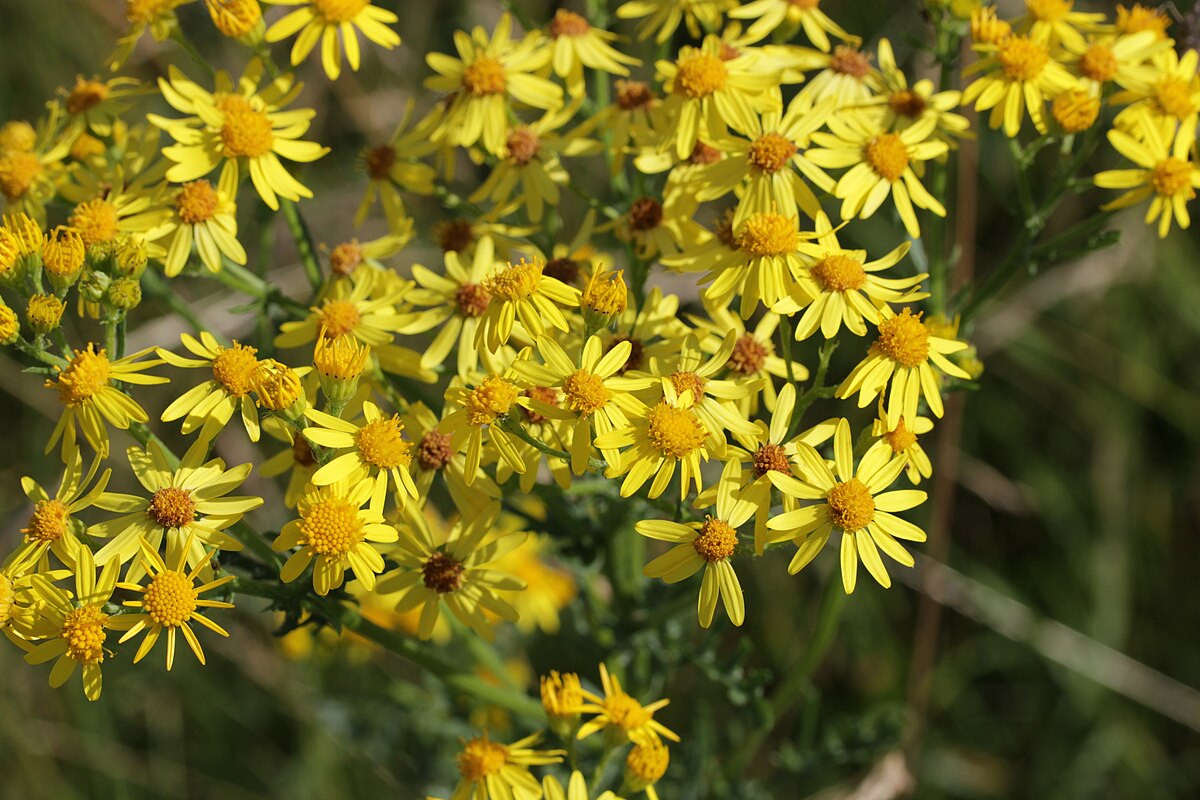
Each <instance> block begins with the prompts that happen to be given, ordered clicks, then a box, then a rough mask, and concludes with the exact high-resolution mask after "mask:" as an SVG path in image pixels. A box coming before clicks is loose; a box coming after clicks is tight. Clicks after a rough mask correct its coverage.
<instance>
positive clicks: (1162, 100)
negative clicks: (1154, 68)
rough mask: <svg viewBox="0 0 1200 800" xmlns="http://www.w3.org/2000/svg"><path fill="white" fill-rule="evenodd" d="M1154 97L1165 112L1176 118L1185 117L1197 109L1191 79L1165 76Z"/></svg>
mask: <svg viewBox="0 0 1200 800" xmlns="http://www.w3.org/2000/svg"><path fill="white" fill-rule="evenodd" d="M1154 99H1155V101H1156V102H1157V103H1158V107H1159V108H1161V109H1162V110H1163V112H1164V113H1165V114H1167V115H1168V116H1171V117H1175V118H1176V119H1183V118H1185V117H1187V116H1188V115H1190V114H1192V113H1194V112H1195V111H1196V104H1195V103H1194V102H1193V101H1192V86H1191V82H1190V81H1183V80H1180V79H1179V78H1164V79H1163V80H1162V81H1160V82H1159V84H1158V86H1157V88H1156V90H1155V94H1154Z"/></svg>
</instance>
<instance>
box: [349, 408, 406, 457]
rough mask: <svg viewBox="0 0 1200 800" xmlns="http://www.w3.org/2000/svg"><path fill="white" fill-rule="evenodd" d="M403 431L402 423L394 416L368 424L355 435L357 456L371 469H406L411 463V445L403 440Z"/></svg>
mask: <svg viewBox="0 0 1200 800" xmlns="http://www.w3.org/2000/svg"><path fill="white" fill-rule="evenodd" d="M403 431H404V423H402V422H401V421H400V417H399V416H397V415H395V414H393V415H392V416H391V417H390V418H388V417H383V418H380V419H377V420H375V421H374V422H368V423H367V424H366V425H364V426H362V427H361V428H360V429H359V431H358V433H357V434H356V435H355V444H356V445H357V446H358V453H359V455H360V456H362V459H363V461H366V462H367V463H368V464H370V465H371V466H373V467H379V468H381V469H393V468H395V467H407V466H408V465H409V464H410V463H411V462H412V443H411V442H408V441H406V440H405V439H404V437H403V436H402V435H401V433H402V432H403Z"/></svg>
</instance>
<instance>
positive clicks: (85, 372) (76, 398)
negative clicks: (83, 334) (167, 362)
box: [46, 344, 170, 463]
mask: <svg viewBox="0 0 1200 800" xmlns="http://www.w3.org/2000/svg"><path fill="white" fill-rule="evenodd" d="M151 349H152V348H146V349H145V350H139V351H138V352H136V353H132V354H131V355H128V356H125V357H124V358H119V359H117V360H115V361H111V360H109V358H108V351H107V350H104V349H101V350H100V351H99V352H97V351H96V346H95V345H94V344H88V346H87V348H86V349H84V350H76V351H74V356H73V357H72V358H71V361H70V362H69V363H68V364H67V366H65V367H55V369H56V370H58V374H57V375H56V376H55V377H54V378H50V379H48V380H47V381H46V388H47V389H54V390H55V391H57V392H58V400H59V402H60V403H62V405H63V413H62V416H61V417H59V420H58V424H57V425H55V426H54V432H53V433H51V434H50V441H49V442H47V443H46V452H47V453H49V452H50V451H51V450H52V449H53V448H54V445H55V443H56V442H58V440H59V439H62V443H63V444H62V457H63V462H64V463H67V462H68V460H69V457H70V453H71V451H72V450H73V449H74V448H75V441H76V429H77V428H78V429H79V431H82V433H83V438H84V439H86V440H87V443H88V444H90V445H91V446H92V449H93V450H95V451H96V453H97V454H98V455H100V456H101V457H103V458H107V457H108V429H107V428H106V427H105V422H107V423H108V424H109V425H112V426H113V427H114V428H119V429H120V430H127V429H128V428H129V426H130V424H131V423H134V422H146V421H148V420H149V419H150V418H149V417H148V416H147V415H146V412H145V410H143V409H142V407H141V406H140V405H138V404H137V402H136V401H134V400H133V399H132V398H131V397H130V396H129V395H127V394H125V393H124V392H123V391H121V390H120V389H118V388H117V387H115V386H113V385H112V384H113V383H114V382H120V383H131V384H135V385H138V386H147V385H152V384H156V383H167V382H169V380H170V379H169V378H162V377H159V376H157V375H145V374H143V372H144V371H145V370H147V369H150V368H152V367H156V366H158V365H159V364H161V363H163V362H162V361H161V360H159V359H148V360H143V359H144V357H145V356H147V355H149V354H150V351H151Z"/></svg>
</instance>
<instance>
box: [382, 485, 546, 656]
mask: <svg viewBox="0 0 1200 800" xmlns="http://www.w3.org/2000/svg"><path fill="white" fill-rule="evenodd" d="M499 513H500V506H499V504H498V503H490V504H488V505H487V506H485V507H483V508H482V509H480V510H479V512H478V513H476V514H474V515H473V516H471V517H470V518H469V519H468V518H466V517H460V518H459V519H458V520H457V521H456V522H455V523H454V525H453V526H451V527H450V528H449V530H448V531H447V530H445V528H439V532H438V533H437V534H436V535H435V534H434V532H433V531H431V530H430V529H429V523H428V521H427V520H426V518H425V516H424V513H423V512H422V511H421V510H420V509H418V508H417V507H416V504H410V505H408V506H406V507H405V508H404V509H403V510H402V511H401V517H402V520H403V524H402V525H401V531H402V535H401V537H400V541H399V544H398V546H397V547H396V548H395V549H394V550H393V551H391V552H390V553H389V556H390V557H391V558H392V559H393V560H395V561H396V562H397V563H398V564H399V568H398V569H396V570H394V571H392V572H389V573H388V574H387V575H385V576H383V577H382V578H381V579H380V581H379V591H380V592H381V593H384V594H391V593H393V592H396V593H399V594H400V598H399V600H398V602H397V605H396V611H398V612H399V613H407V612H409V611H413V610H416V609H417V608H420V609H421V617H420V623H419V626H418V636H420V637H421V638H422V639H428V638H429V637H430V636H431V635H433V628H434V625H436V624H437V621H438V615H439V613H440V609H441V606H442V603H445V605H446V608H447V609H449V610H450V613H451V614H453V615H454V616H455V617H456V618H457V619H458V620H459V621H460V622H462V623H463V624H464V625H466V626H468V627H470V628H471V629H472V630H474V631H475V632H476V633H478V634H479V635H480V636H482V637H483V638H484V639H487V640H488V641H491V640H492V639H493V638H494V637H495V634H494V632H493V631H492V623H491V621H490V620H489V619H488V614H491V615H494V616H495V617H497V618H499V619H503V620H507V621H509V622H515V621H516V620H517V611H516V609H514V608H513V607H512V606H511V605H509V604H508V602H506V601H505V600H504V599H503V598H502V597H501V596H500V595H499V594H498V593H499V592H515V591H520V590H522V589H524V588H525V582H524V581H522V580H521V579H519V578H517V577H516V576H515V575H512V574H510V573H508V572H504V571H503V570H500V569H497V568H496V567H495V564H494V562H496V561H497V560H498V559H500V558H502V557H503V556H504V555H505V554H507V553H509V552H510V551H512V550H513V549H514V548H516V547H518V546H519V545H520V544H521V543H522V542H524V541H525V534H524V533H522V532H520V531H500V532H499V533H498V535H496V536H494V537H492V538H491V539H490V541H486V542H485V539H487V538H488V537H489V535H490V534H492V533H493V529H494V527H495V523H496V517H497V515H498V514H499ZM484 612H487V613H484Z"/></svg>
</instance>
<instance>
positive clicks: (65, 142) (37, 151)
mask: <svg viewBox="0 0 1200 800" xmlns="http://www.w3.org/2000/svg"><path fill="white" fill-rule="evenodd" d="M47 108H48V111H47V116H46V117H44V118H43V119H40V120H38V125H37V129H36V132H35V133H36V138H35V139H34V141H33V142H32V145H31V146H30V147H29V148H28V149H20V150H17V149H13V150H5V149H0V195H2V196H3V197H4V209H5V212H6V214H26V215H28V216H29V217H32V218H33V219H35V220H37V221H38V223H39V227H40V226H41V224H44V223H45V221H46V203H47V202H48V201H49V200H50V199H51V198H53V197H54V195H55V194H56V192H57V191H58V187H59V184H60V183H61V182H62V178H63V175H64V172H65V169H66V167H65V166H64V165H63V163H62V162H63V159H64V158H66V157H67V155H68V153H70V151H71V144H72V141H71V139H70V137H65V136H62V135H61V130H62V124H61V114H62V109H61V107H60V106H59V105H58V104H57V103H51V104H50V105H49V106H48V107H47ZM39 232H40V231H39Z"/></svg>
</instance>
